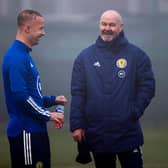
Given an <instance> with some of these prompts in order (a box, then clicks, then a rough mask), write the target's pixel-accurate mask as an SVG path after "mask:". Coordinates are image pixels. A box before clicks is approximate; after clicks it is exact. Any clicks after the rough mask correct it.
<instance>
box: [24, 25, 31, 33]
mask: <svg viewBox="0 0 168 168" xmlns="http://www.w3.org/2000/svg"><path fill="white" fill-rule="evenodd" d="M30 29H31V27H30V25H25V32H26V33H29V32H30Z"/></svg>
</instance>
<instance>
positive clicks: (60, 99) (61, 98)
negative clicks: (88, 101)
mask: <svg viewBox="0 0 168 168" xmlns="http://www.w3.org/2000/svg"><path fill="white" fill-rule="evenodd" d="M55 102H56V104H63V105H65V104H66V103H67V102H68V100H67V99H66V98H65V96H63V95H60V96H56V99H55Z"/></svg>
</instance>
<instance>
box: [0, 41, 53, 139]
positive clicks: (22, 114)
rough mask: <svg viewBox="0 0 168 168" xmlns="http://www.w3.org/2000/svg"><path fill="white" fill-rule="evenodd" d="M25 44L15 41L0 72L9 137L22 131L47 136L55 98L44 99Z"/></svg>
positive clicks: (33, 64) (35, 69) (36, 72)
mask: <svg viewBox="0 0 168 168" xmlns="http://www.w3.org/2000/svg"><path fill="white" fill-rule="evenodd" d="M30 51H31V49H30V48H29V47H27V46H26V45H25V44H24V43H22V42H20V41H18V40H15V41H14V43H13V44H12V45H11V47H10V48H9V49H8V50H7V52H6V53H5V55H4V58H3V65H2V72H3V81H4V91H5V97H6V105H7V110H8V113H9V118H10V119H9V123H8V129H7V135H8V136H12V137H13V136H17V135H19V134H20V133H21V132H22V131H23V130H25V131H28V132H46V131H47V130H46V122H47V121H49V119H50V112H49V111H48V110H47V109H46V107H50V106H52V105H54V104H55V96H43V95H42V92H41V82H40V76H39V73H38V69H37V67H36V65H35V63H34V61H33V60H32V58H31V56H30V55H29V52H30Z"/></svg>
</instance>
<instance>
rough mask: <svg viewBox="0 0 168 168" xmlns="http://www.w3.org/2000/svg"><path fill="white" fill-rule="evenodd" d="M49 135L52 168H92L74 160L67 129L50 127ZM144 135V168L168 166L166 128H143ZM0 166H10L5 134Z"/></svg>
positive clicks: (7, 167) (0, 153)
mask: <svg viewBox="0 0 168 168" xmlns="http://www.w3.org/2000/svg"><path fill="white" fill-rule="evenodd" d="M49 135H50V143H51V153H52V168H85V167H87V168H94V166H93V163H90V164H87V165H81V164H78V163H76V162H75V156H76V154H77V152H76V144H75V143H74V142H73V141H72V138H71V135H70V133H69V132H68V131H67V130H54V129H50V131H49ZM144 136H145V145H144V147H143V153H144V156H143V157H144V165H145V168H168V129H157V130H145V131H144ZM0 168H10V158H9V147H8V141H7V138H6V136H5V135H1V137H0ZM118 168H119V167H118Z"/></svg>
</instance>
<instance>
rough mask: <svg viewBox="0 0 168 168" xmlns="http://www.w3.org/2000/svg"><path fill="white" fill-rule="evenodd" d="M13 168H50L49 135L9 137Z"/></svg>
mask: <svg viewBox="0 0 168 168" xmlns="http://www.w3.org/2000/svg"><path fill="white" fill-rule="evenodd" d="M8 140H9V145H10V153H11V167H12V168H50V145H49V138H48V134H47V133H28V132H25V131H23V133H22V134H21V135H19V136H16V137H8Z"/></svg>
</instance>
